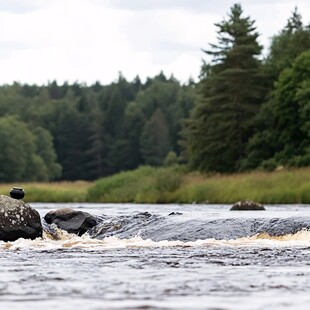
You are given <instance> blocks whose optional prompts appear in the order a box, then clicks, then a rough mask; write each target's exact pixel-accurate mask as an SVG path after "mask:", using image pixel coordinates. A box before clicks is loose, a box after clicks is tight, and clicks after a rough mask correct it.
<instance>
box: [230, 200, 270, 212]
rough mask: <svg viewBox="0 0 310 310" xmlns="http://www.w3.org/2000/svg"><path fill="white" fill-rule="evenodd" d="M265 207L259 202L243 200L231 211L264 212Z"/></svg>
mask: <svg viewBox="0 0 310 310" xmlns="http://www.w3.org/2000/svg"><path fill="white" fill-rule="evenodd" d="M263 210H265V207H264V206H263V205H261V204H260V203H258V202H255V201H251V200H241V201H238V202H236V203H235V204H234V205H233V206H232V207H231V208H230V211H263Z"/></svg>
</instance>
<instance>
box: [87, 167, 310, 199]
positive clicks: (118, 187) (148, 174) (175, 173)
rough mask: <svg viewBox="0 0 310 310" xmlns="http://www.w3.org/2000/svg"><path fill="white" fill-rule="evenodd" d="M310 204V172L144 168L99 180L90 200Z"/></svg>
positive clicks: (89, 192) (88, 197)
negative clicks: (230, 171) (190, 170)
mask: <svg viewBox="0 0 310 310" xmlns="http://www.w3.org/2000/svg"><path fill="white" fill-rule="evenodd" d="M243 199H251V200H254V201H258V202H260V203H266V204H285V203H310V168H303V169H291V170H279V171H275V172H262V171H257V172H251V173H240V174H231V175H218V174H215V175H207V174H201V173H198V172H196V173H188V172H186V171H185V170H184V168H182V167H177V166H175V167H172V168H151V167H141V168H139V169H137V170H134V171H129V172H122V173H120V174H116V175H114V176H112V177H106V178H103V179H100V180H98V181H97V182H95V183H94V185H93V186H91V187H90V188H89V190H88V195H87V200H88V201H95V202H136V203H234V202H236V201H239V200H243Z"/></svg>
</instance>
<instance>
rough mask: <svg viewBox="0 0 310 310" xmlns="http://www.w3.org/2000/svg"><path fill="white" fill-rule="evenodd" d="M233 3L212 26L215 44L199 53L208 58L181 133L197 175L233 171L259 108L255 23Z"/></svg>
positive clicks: (258, 50) (241, 155)
mask: <svg viewBox="0 0 310 310" xmlns="http://www.w3.org/2000/svg"><path fill="white" fill-rule="evenodd" d="M242 13H243V11H242V8H241V5H239V4H235V5H234V6H233V7H232V8H231V11H230V14H229V15H228V20H223V21H222V22H220V23H217V24H215V25H216V27H217V33H218V43H217V44H211V49H210V50H206V51H204V52H205V53H206V54H208V55H210V56H211V57H212V62H211V63H210V64H205V63H204V65H203V67H202V70H203V71H204V72H203V73H202V77H203V80H202V81H201V83H200V100H199V101H198V103H197V104H196V106H195V108H194V110H193V113H192V116H191V119H190V120H189V122H187V130H186V131H185V132H186V134H185V136H186V139H187V143H186V144H187V147H188V150H187V151H188V155H189V161H190V164H191V166H192V167H193V168H195V169H199V170H202V171H219V172H224V171H225V172H226V171H227V172H228V171H234V170H236V169H237V168H238V165H239V161H240V160H241V159H242V157H243V156H244V148H245V145H246V143H247V140H248V137H249V135H250V130H251V127H250V125H251V120H252V118H253V116H254V115H255V113H256V112H257V110H258V106H259V102H260V98H261V89H260V79H261V77H260V74H259V69H260V60H259V59H258V56H259V55H260V53H261V50H262V47H261V46H260V45H259V44H258V42H257V38H258V36H259V35H258V33H257V32H256V28H255V26H254V23H255V22H254V21H252V20H251V19H250V18H249V17H243V16H242Z"/></svg>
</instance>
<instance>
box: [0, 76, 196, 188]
mask: <svg viewBox="0 0 310 310" xmlns="http://www.w3.org/2000/svg"><path fill="white" fill-rule="evenodd" d="M194 102H195V85H194V83H192V82H191V81H189V82H188V83H187V84H186V85H181V84H180V83H179V82H178V81H177V80H176V79H175V78H174V77H173V76H171V77H170V78H167V77H166V76H165V75H164V74H163V73H160V74H159V75H158V76H156V77H154V78H148V79H147V80H146V82H144V83H142V82H141V80H140V79H139V77H137V78H135V79H134V80H133V81H132V82H128V81H127V80H126V79H125V78H124V77H123V76H122V75H121V74H120V75H119V77H118V80H117V81H115V82H114V83H112V84H110V85H105V86H104V85H101V84H100V83H99V82H96V83H95V84H93V85H90V86H86V85H83V84H79V83H74V84H71V85H70V84H68V83H64V84H63V85H58V84H57V82H56V81H53V82H51V83H49V84H48V85H46V86H37V85H21V84H19V83H14V84H13V85H10V86H8V85H5V86H2V87H0V148H1V152H0V157H1V160H0V181H2V182H9V181H16V180H19V181H23V180H29V181H36V180H40V181H48V180H52V179H64V180H93V179H97V178H99V177H102V176H106V175H111V174H114V173H116V172H119V171H123V170H130V169H134V168H137V167H138V166H140V165H152V166H160V165H163V164H169V163H170V164H171V163H176V162H177V154H179V153H180V148H179V145H178V139H179V136H178V134H179V132H180V129H181V122H180V120H182V119H185V118H188V117H189V113H190V110H191V109H192V107H193V105H194Z"/></svg>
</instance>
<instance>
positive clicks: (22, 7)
mask: <svg viewBox="0 0 310 310" xmlns="http://www.w3.org/2000/svg"><path fill="white" fill-rule="evenodd" d="M50 2H51V0H45V1H42V0H41V1H40V0H0V12H8V13H15V14H23V13H29V12H33V11H36V10H38V9H40V8H41V7H44V6H46V5H48V4H49V3H50Z"/></svg>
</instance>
